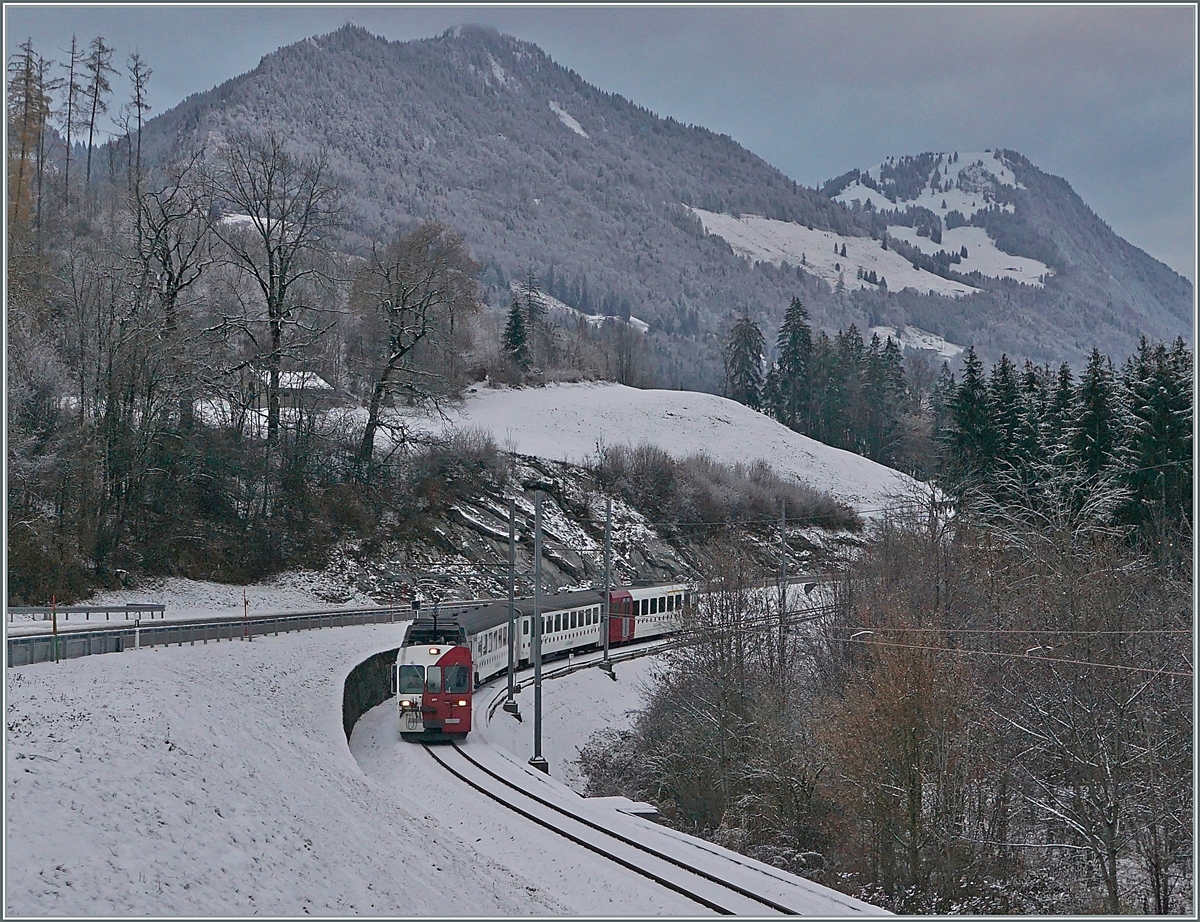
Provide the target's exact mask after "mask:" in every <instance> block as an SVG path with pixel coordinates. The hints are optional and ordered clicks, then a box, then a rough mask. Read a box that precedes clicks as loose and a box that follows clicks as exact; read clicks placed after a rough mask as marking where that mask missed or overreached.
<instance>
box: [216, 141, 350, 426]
mask: <svg viewBox="0 0 1200 922" xmlns="http://www.w3.org/2000/svg"><path fill="white" fill-rule="evenodd" d="M328 174H329V166H328V162H327V161H326V159H325V156H324V155H323V154H317V155H314V156H308V157H297V156H296V155H295V154H293V153H292V152H290V151H289V150H288V147H287V145H286V144H285V142H284V140H283V138H282V136H280V135H279V134H277V133H275V132H270V133H268V134H266V135H265V136H260V137H254V138H249V137H246V138H240V139H235V140H233V141H231V142H230V143H229V144H227V145H226V146H225V148H224V150H223V151H222V155H221V165H220V168H219V169H218V170H217V173H216V189H215V191H216V194H217V196H218V198H219V200H220V201H222V202H223V203H224V205H225V207H227V208H228V209H229V213H228V214H226V215H225V216H224V217H222V218H221V219H220V220H219V221H217V222H216V223H215V225H214V231H215V233H216V235H217V236H218V237H219V238H220V240H221V241H222V243H224V245H225V247H226V249H227V251H228V253H229V255H230V258H231V260H232V261H233V262H234V264H235V265H237V266H238V267H239V268H240V269H241V270H243V271H244V272H246V273H247V274H248V275H250V277H251V278H253V280H254V283H255V285H256V286H257V288H258V289H259V291H260V293H261V295H262V299H263V306H264V307H265V308H266V326H267V338H266V342H257V338H256V337H255V339H256V345H257V349H256V351H257V353H258V358H259V359H260V360H261V361H262V363H263V364H264V365H265V367H266V372H267V440H268V441H269V442H275V441H277V440H278V438H279V375H280V371H281V370H282V364H283V358H284V355H285V350H286V348H287V343H286V340H287V331H288V329H289V327H292V326H294V325H295V324H296V323H298V320H299V318H298V316H297V314H298V310H297V309H298V308H299V307H300V305H299V304H298V303H296V301H295V298H294V297H293V294H294V289H295V288H296V287H297V283H300V282H301V281H302V280H305V279H309V278H313V277H315V276H318V275H320V274H321V273H322V269H321V267H320V266H319V264H318V261H317V260H316V259H315V258H314V257H315V256H316V254H317V253H318V252H319V251H321V250H323V249H325V246H326V234H327V233H329V232H330V231H331V230H333V229H334V228H336V227H337V226H338V225H339V222H340V216H341V210H340V196H339V190H338V187H337V186H336V185H335V184H334V183H333V182H331V181H330V178H329V175H328ZM244 329H245V331H246V332H247V333H250V331H249V326H248V324H247V325H246V326H245V327H244ZM251 335H252V334H251ZM318 335H319V334H318Z"/></svg>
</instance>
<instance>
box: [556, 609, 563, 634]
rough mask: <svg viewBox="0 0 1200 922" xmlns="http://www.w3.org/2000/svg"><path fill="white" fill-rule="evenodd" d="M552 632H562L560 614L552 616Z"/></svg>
mask: <svg viewBox="0 0 1200 922" xmlns="http://www.w3.org/2000/svg"><path fill="white" fill-rule="evenodd" d="M554 630H555V631H561V630H562V614H561V613H560V614H557V615H555V616H554Z"/></svg>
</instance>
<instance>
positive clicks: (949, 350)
mask: <svg viewBox="0 0 1200 922" xmlns="http://www.w3.org/2000/svg"><path fill="white" fill-rule="evenodd" d="M867 333H868V334H872V333H873V334H875V335H877V336H878V337H879V339H880V340H881V341H886V340H887V338H888V337H889V336H890V337H891V338H892V339H894V340H895V341H896V342H897V343H898V344H899V345H900V347H901V348H902V349H919V350H921V351H924V352H934V353H936V354H937V355H938V356H940V357H941V358H944V359H952V358H954V357H955V356H956V355H959V354H960V353H961V352H963V351H964V350H963V347H962V346H960V345H958V344H957V343H952V342H949V341H948V340H947V339H946V338H945V337H943V336H938V335H937V334H936V333H930V332H928V331H927V330H922V329H921V328H920V327H914V326H911V325H909V326H905V327H903V328H902V329H899V330H898V329H896V328H895V327H885V326H880V327H871V329H869V330H868V331H867Z"/></svg>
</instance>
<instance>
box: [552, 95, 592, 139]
mask: <svg viewBox="0 0 1200 922" xmlns="http://www.w3.org/2000/svg"><path fill="white" fill-rule="evenodd" d="M550 111H551V112H553V113H554V114H555V115H557V116H558V120H559V121H560V122H562V123H563V124H564V125H566V126H567V127H568V128H570V129H571V130H572V131H573V132H575V133H576V134H577V135H579V136H580V137H581V138H586V137H587V136H588V133H587V132H586V131H584V130H583V126H582V125H580V124H579V122H577V121H575V118H574V116H572V115H571V114H570V113H569V112H567V110H566V109H564V108H563V107H562V106H560V105H559V104H558V103H556V102H552V103H550Z"/></svg>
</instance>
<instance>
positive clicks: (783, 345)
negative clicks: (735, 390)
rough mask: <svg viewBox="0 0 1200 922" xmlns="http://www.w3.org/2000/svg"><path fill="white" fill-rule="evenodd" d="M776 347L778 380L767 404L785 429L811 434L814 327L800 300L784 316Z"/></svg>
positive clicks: (773, 382)
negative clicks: (809, 418) (810, 408)
mask: <svg viewBox="0 0 1200 922" xmlns="http://www.w3.org/2000/svg"><path fill="white" fill-rule="evenodd" d="M775 348H776V349H777V350H778V352H779V359H778V363H777V365H776V366H773V368H772V371H773V372H775V378H774V380H773V381H771V382H770V384H771V386H770V387H769V388H768V393H769V397H768V396H767V395H764V405H765V406H766V407H768V408H769V409H770V411H771V414H772V415H773V416H774V417H775V418H776V419H777V420H779V421H780V422H781V423H783V424H784V425H785V426H788V427H790V428H792V429H795V430H796V431H798V432H803V433H805V434H808V433H809V430H810V429H811V425H810V422H809V420H808V418H807V416H808V414H807V412H806V410H807V409H808V407H809V404H810V402H811V395H812V369H811V363H812V348H813V346H812V328H811V327H810V326H809V325H808V311H807V310H806V309H805V307H804V304H803V302H801V300H800V299H799V298H792V303H791V304H789V305H788V309H787V311H786V312H785V313H784V315H783V325H782V326H781V327H780V328H779V336H778V337H777V338H776V340H775ZM770 377H771V376H770V375H768V378H770Z"/></svg>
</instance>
